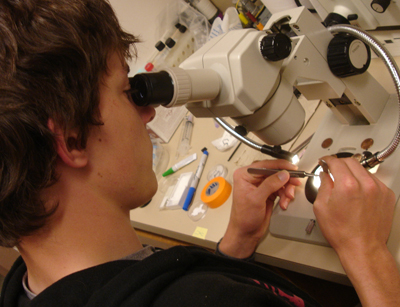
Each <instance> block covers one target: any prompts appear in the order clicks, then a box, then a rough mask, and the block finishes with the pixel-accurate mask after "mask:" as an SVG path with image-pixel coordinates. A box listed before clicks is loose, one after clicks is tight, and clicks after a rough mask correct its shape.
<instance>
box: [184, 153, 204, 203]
mask: <svg viewBox="0 0 400 307" xmlns="http://www.w3.org/2000/svg"><path fill="white" fill-rule="evenodd" d="M201 151H202V152H203V155H202V156H201V159H200V163H199V166H198V167H197V170H196V174H195V175H194V178H193V181H192V183H191V184H190V188H189V191H188V194H187V196H186V199H185V202H184V204H183V210H185V211H188V209H189V206H190V203H191V202H192V199H193V196H194V193H195V192H196V189H197V185H198V184H199V181H200V177H201V174H202V173H203V169H204V165H205V164H206V161H207V158H208V151H207V148H203V149H202V150H201Z"/></svg>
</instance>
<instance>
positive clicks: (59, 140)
mask: <svg viewBox="0 0 400 307" xmlns="http://www.w3.org/2000/svg"><path fill="white" fill-rule="evenodd" d="M0 36H1V37H2V41H1V43H0V62H1V65H0V147H1V148H2V149H1V151H0V170H1V173H0V174H1V175H0V183H1V185H0V244H1V245H2V246H8V247H11V246H17V247H18V249H19V251H20V253H21V256H22V258H20V259H18V260H17V261H16V263H15V265H14V267H13V268H12V270H11V271H10V273H9V275H8V276H7V278H6V281H5V284H4V287H3V290H2V294H1V296H0V306H133V305H134V306H219V305H226V306H265V305H268V304H269V305H273V306H312V305H317V303H316V302H315V301H314V300H313V299H312V298H310V297H309V296H308V295H307V294H305V293H303V292H302V291H300V290H299V289H297V288H296V287H295V286H293V285H292V284H290V283H288V282H287V281H285V280H284V279H282V278H281V277H279V276H276V275H275V274H273V273H271V272H269V271H266V270H264V269H262V268H260V267H258V266H256V265H255V264H252V263H249V260H251V256H252V254H253V253H254V251H255V249H256V247H257V245H258V243H259V241H260V239H261V238H262V237H263V235H264V234H265V232H266V230H267V228H268V225H269V219H270V216H271V212H272V206H273V202H274V200H275V198H276V197H277V196H279V197H280V198H281V201H280V204H281V206H282V207H286V206H287V205H288V203H289V201H290V200H291V199H292V198H293V197H294V186H295V185H298V184H299V182H298V181H296V180H294V179H290V178H289V175H288V173H287V172H286V171H282V172H279V173H278V174H276V175H274V176H270V177H268V178H260V177H253V176H250V175H249V174H247V172H246V168H242V169H239V170H237V171H236V172H235V174H234V192H233V204H232V213H231V218H230V222H229V225H228V228H227V231H226V234H225V235H224V237H223V239H222V241H221V242H220V244H219V247H218V251H217V254H219V255H213V254H211V253H208V252H205V251H203V250H202V249H199V248H189V247H176V248H172V249H169V250H166V251H156V250H155V249H154V248H152V247H149V246H147V247H143V246H142V245H141V243H140V242H139V240H138V237H137V235H136V233H135V231H134V229H133V228H132V227H131V225H130V219H129V211H130V210H132V209H135V208H137V207H139V206H141V205H143V204H144V203H146V202H148V201H149V200H150V199H151V198H152V196H153V195H154V193H155V191H156V189H157V182H156V178H155V175H154V173H153V172H152V161H151V159H152V146H151V142H150V139H149V137H148V135H147V133H146V129H145V125H146V123H147V122H149V121H150V120H151V119H152V118H153V117H154V109H153V108H150V107H138V106H136V105H135V104H134V102H133V101H132V99H131V97H130V94H129V90H130V88H129V82H128V78H127V73H128V69H127V64H126V60H129V59H130V58H131V53H130V50H131V49H130V47H131V46H132V45H133V44H134V43H136V42H137V40H136V38H135V37H134V36H132V35H129V34H127V33H125V32H123V31H122V30H121V28H120V27H119V24H118V21H117V19H116V17H115V15H114V13H113V11H112V9H111V7H110V5H109V4H108V2H106V1H104V0H19V1H16V0H2V1H1V2H0ZM326 161H327V163H328V165H329V167H330V169H331V171H332V174H333V175H334V176H335V179H336V178H337V179H338V180H335V184H333V182H332V181H331V180H330V178H327V177H323V178H322V179H323V186H322V188H321V192H320V193H319V195H318V198H317V201H316V203H315V212H316V214H317V218H318V220H319V222H320V224H321V227H322V230H323V231H324V234H325V235H326V237H327V239H328V240H329V242H330V243H331V245H332V246H333V247H334V248H335V250H336V251H337V252H338V254H339V257H340V259H341V260H342V263H343V265H344V267H345V269H346V271H347V273H348V275H349V277H350V278H351V280H352V281H353V282H354V283H355V287H356V289H357V291H358V293H359V294H360V298H361V300H362V302H363V304H364V303H365V305H366V306H367V305H368V304H376V305H381V306H384V305H389V304H390V303H391V304H392V305H393V306H394V305H396V304H398V300H399V295H398V292H397V291H398V289H399V286H400V282H399V276H398V272H397V270H396V267H395V263H394V260H393V258H392V257H391V255H390V254H389V253H388V251H387V248H386V245H385V242H386V240H387V237H388V234H389V232H390V225H391V219H392V215H393V208H394V203H395V200H394V196H393V193H392V192H391V191H390V190H388V189H387V188H386V187H385V186H384V185H383V184H382V183H380V182H379V181H378V180H377V179H376V178H374V177H373V176H372V175H370V174H369V173H368V172H366V171H365V170H364V169H363V168H362V167H361V166H360V165H359V164H357V163H356V162H355V160H354V161H353V160H352V159H349V160H344V159H341V160H338V159H334V158H331V157H328V158H326ZM252 166H254V167H269V168H280V169H294V168H295V167H294V166H293V165H291V164H290V163H288V162H287V161H283V160H276V161H261V162H256V163H254V164H253V165H252ZM383 208H385V210H383ZM345 210H352V214H349V216H348V217H347V215H346V218H344V217H342V215H343V212H344V211H345ZM354 212H356V213H357V215H355V214H354ZM322 225H323V226H322ZM338 226H340V227H338ZM377 259H379V261H377ZM382 281H385V282H386V289H383V288H382V285H383V284H384V283H383V282H382Z"/></svg>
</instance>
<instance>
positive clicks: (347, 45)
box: [327, 34, 371, 77]
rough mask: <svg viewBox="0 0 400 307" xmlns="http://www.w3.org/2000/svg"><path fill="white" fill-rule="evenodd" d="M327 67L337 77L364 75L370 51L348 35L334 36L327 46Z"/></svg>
mask: <svg viewBox="0 0 400 307" xmlns="http://www.w3.org/2000/svg"><path fill="white" fill-rule="evenodd" d="M327 60H328V65H329V68H330V69H331V72H332V73H333V74H334V75H335V76H337V77H349V76H353V75H359V74H362V73H364V72H365V71H366V70H367V69H368V67H369V64H370V63H371V50H370V49H369V47H368V46H367V45H366V44H365V43H363V42H362V41H361V40H359V39H357V38H355V37H353V36H350V35H342V34H338V35H336V36H335V37H334V38H333V39H332V40H331V42H330V43H329V46H328V56H327Z"/></svg>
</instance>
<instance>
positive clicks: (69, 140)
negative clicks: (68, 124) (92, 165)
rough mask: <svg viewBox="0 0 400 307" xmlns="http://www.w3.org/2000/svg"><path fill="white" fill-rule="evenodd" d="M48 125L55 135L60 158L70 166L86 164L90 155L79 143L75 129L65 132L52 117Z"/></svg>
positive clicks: (77, 166)
mask: <svg viewBox="0 0 400 307" xmlns="http://www.w3.org/2000/svg"><path fill="white" fill-rule="evenodd" d="M47 126H48V127H49V129H50V130H51V131H52V132H53V133H54V135H55V140H56V150H57V154H58V156H59V157H60V159H61V160H62V161H63V162H64V163H65V164H66V165H68V166H70V167H74V168H80V167H84V166H86V165H87V163H88V156H87V152H86V150H85V149H84V148H81V147H80V146H79V144H78V138H77V136H78V134H77V133H76V132H75V131H68V132H67V133H64V130H63V129H62V128H60V127H59V126H58V125H57V124H56V123H55V122H54V120H53V119H51V118H50V119H49V120H48V122H47Z"/></svg>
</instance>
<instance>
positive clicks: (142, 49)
mask: <svg viewBox="0 0 400 307" xmlns="http://www.w3.org/2000/svg"><path fill="white" fill-rule="evenodd" d="M176 1H177V0H110V3H111V5H112V6H113V8H114V10H115V12H116V14H117V17H118V19H119V21H120V24H121V26H122V28H123V29H124V30H126V31H127V32H130V33H132V34H134V35H136V36H139V37H140V39H141V40H142V43H140V44H138V45H137V49H138V55H139V57H138V59H137V61H136V62H133V63H130V65H129V66H130V68H131V73H130V75H131V76H132V75H134V74H135V73H136V72H137V70H138V69H139V68H142V67H143V66H144V65H145V64H146V63H145V62H146V60H147V59H148V57H149V56H150V54H151V53H152V52H153V50H154V45H155V43H156V42H157V41H158V40H159V37H157V36H156V33H158V32H159V31H160V30H159V29H158V28H157V26H158V21H157V17H159V16H160V14H161V13H162V12H163V11H165V9H166V7H167V5H168V4H170V3H173V2H176Z"/></svg>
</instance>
